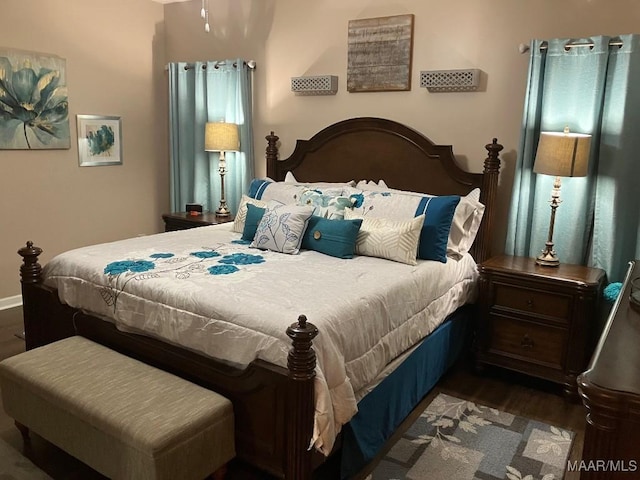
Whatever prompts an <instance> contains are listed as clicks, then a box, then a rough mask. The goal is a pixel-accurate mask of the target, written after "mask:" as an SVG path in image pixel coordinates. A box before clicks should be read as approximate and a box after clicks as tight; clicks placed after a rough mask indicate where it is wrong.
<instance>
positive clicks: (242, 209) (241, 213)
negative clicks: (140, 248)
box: [233, 195, 267, 233]
mask: <svg viewBox="0 0 640 480" xmlns="http://www.w3.org/2000/svg"><path fill="white" fill-rule="evenodd" d="M247 203H250V204H251V205H255V206H256V207H260V208H264V207H266V206H267V202H263V201H262V200H256V199H255V198H251V197H248V196H247V195H242V198H241V199H240V206H238V213H236V217H235V218H234V219H233V231H234V232H238V233H242V232H243V231H244V222H245V220H246V219H247Z"/></svg>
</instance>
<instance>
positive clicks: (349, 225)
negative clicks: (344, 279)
mask: <svg viewBox="0 0 640 480" xmlns="http://www.w3.org/2000/svg"><path fill="white" fill-rule="evenodd" d="M361 224H362V219H361V218H355V219H353V220H331V219H328V218H323V217H319V216H317V215H312V216H311V218H310V219H309V225H308V226H307V231H306V232H305V234H304V236H303V237H302V248H306V249H307V250H315V251H317V252H320V253H324V254H325V255H331V256H332V257H338V258H353V254H354V253H355V248H356V239H357V237H358V231H359V230H360V225H361Z"/></svg>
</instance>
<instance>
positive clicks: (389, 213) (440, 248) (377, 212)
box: [347, 187, 460, 263]
mask: <svg viewBox="0 0 640 480" xmlns="http://www.w3.org/2000/svg"><path fill="white" fill-rule="evenodd" d="M376 188H377V187H376ZM348 192H352V193H351V194H350V196H351V198H353V199H354V200H355V202H354V207H353V209H354V211H355V213H357V214H360V215H362V216H366V217H367V218H386V219H398V220H402V219H408V218H411V217H417V216H418V215H422V214H424V215H425V220H424V224H423V227H422V232H421V235H420V247H419V249H418V257H419V258H422V259H425V260H437V261H439V262H442V263H446V261H447V243H448V238H449V230H450V229H451V221H452V218H453V214H454V212H455V209H456V206H457V205H458V203H459V202H460V197H459V196H457V195H450V196H442V197H434V196H431V195H425V194H415V193H413V192H402V191H399V190H395V191H394V190H383V189H376V190H362V189H360V190H358V189H355V188H352V189H348V190H347V193H348Z"/></svg>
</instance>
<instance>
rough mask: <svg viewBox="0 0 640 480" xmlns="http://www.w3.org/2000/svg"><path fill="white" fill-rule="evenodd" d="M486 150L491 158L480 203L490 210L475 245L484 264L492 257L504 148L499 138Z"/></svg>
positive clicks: (485, 213) (476, 254) (483, 182)
mask: <svg viewBox="0 0 640 480" xmlns="http://www.w3.org/2000/svg"><path fill="white" fill-rule="evenodd" d="M484 148H486V149H487V151H488V152H489V156H488V157H487V158H486V159H485V161H484V170H483V172H482V173H483V177H482V187H481V189H480V202H482V203H483V204H484V205H487V206H488V208H487V210H486V211H485V212H484V216H483V218H482V224H481V225H480V232H479V235H478V240H479V241H478V242H477V244H476V245H475V259H476V261H477V262H478V263H480V262H484V261H485V260H487V259H488V258H489V257H490V256H491V247H492V245H491V243H492V238H491V232H492V229H493V221H494V218H495V204H496V195H497V193H498V176H499V175H500V158H499V154H500V151H501V150H502V149H503V148H504V147H503V146H502V145H500V144H499V143H498V139H497V138H494V139H493V142H491V143H489V144H488V145H485V147H484Z"/></svg>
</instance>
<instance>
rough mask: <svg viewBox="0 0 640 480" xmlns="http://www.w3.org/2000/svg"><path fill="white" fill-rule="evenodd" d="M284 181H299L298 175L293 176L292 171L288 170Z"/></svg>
mask: <svg viewBox="0 0 640 480" xmlns="http://www.w3.org/2000/svg"><path fill="white" fill-rule="evenodd" d="M284 183H298V181H297V180H296V177H294V176H293V173H291V171H288V172H287V173H286V174H285V176H284Z"/></svg>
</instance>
